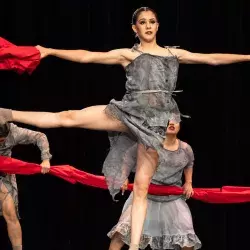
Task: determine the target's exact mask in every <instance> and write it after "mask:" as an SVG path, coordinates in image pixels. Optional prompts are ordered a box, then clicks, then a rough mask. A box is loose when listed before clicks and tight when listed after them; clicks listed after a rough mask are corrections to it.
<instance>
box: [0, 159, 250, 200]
mask: <svg viewBox="0 0 250 250" xmlns="http://www.w3.org/2000/svg"><path fill="white" fill-rule="evenodd" d="M0 171H1V172H4V173H8V174H23V175H31V174H38V173H40V172H41V166H40V165H39V164H35V163H28V162H24V161H20V160H16V159H13V158H9V157H5V156H0ZM50 174H52V175H54V176H57V177H59V178H62V179H64V180H66V181H68V182H70V183H72V184H75V183H80V184H83V185H88V186H92V187H97V188H102V189H107V185H106V182H105V178H104V177H103V176H96V175H93V174H89V173H86V172H84V171H81V170H79V169H76V168H74V167H71V166H69V165H61V166H52V167H51V170H50ZM128 189H129V190H130V191H131V190H132V189H133V184H129V185H128ZM149 193H150V194H155V195H170V194H172V195H180V194H182V193H183V190H182V188H180V187H173V186H158V185H154V184H151V185H150V187H149ZM192 198H193V199H196V200H200V201H203V202H207V203H243V202H250V187H233V186H224V187H222V188H194V195H193V196H192Z"/></svg>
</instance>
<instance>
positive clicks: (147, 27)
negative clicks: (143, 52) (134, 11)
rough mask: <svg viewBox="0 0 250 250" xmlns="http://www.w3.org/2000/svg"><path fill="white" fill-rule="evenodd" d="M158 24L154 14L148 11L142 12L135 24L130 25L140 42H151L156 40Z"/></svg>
mask: <svg viewBox="0 0 250 250" xmlns="http://www.w3.org/2000/svg"><path fill="white" fill-rule="evenodd" d="M158 27H159V23H158V20H157V18H156V16H155V14H154V13H153V12H152V11H150V10H148V11H142V12H141V13H140V14H139V15H138V18H137V20H136V24H134V25H132V29H133V30H134V32H135V33H136V34H137V35H138V37H139V39H140V40H143V41H146V42H152V41H154V40H155V39H156V33H157V31H158Z"/></svg>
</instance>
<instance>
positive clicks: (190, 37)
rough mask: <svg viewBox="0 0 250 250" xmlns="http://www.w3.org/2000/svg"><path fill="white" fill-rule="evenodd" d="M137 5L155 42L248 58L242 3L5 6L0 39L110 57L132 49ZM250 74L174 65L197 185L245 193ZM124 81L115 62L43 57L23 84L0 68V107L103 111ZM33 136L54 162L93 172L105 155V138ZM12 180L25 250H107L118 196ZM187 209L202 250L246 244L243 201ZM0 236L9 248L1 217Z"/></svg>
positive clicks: (34, 157) (71, 132)
mask: <svg viewBox="0 0 250 250" xmlns="http://www.w3.org/2000/svg"><path fill="white" fill-rule="evenodd" d="M141 6H150V7H152V8H155V9H156V11H157V12H158V14H159V18H160V31H159V34H158V42H159V44H160V45H179V46H180V47H181V48H184V49H187V50H190V51H192V52H204V53H212V52H223V53H244V54H250V45H249V44H250V36H249V30H250V17H249V8H250V2H249V1H248V0H245V1H243V0H241V1H240V0H238V1H236V0H235V1H219V0H209V1H205V0H203V1H194V0H189V1H184V0H183V1H182V0H158V1H136V0H133V1H128V0H126V1H124V0H119V1H117V0H103V1H97V0H84V1H83V0H71V1H69V0H60V1H59V0H53V1H50V2H49V3H47V2H46V1H31V0H25V1H14V0H11V1H4V2H3V3H1V14H0V22H1V25H0V36H2V37H5V38H6V39H8V40H10V41H11V42H13V43H16V44H18V45H37V44H40V45H42V46H47V47H52V48H65V49H80V48H82V49H89V50H92V51H108V50H110V49H114V48H123V47H132V45H133V44H134V43H135V42H136V41H135V39H134V36H133V32H132V30H131V25H130V23H131V15H132V13H133V11H134V10H135V9H136V8H138V7H141ZM249 72H250V64H249V63H244V64H243V63H241V64H237V65H236V64H235V65H227V66H218V67H212V66H207V65H181V66H180V74H179V80H178V89H183V90H184V93H181V94H178V96H177V97H176V100H177V102H178V104H179V106H180V109H181V111H182V113H184V114H189V115H191V117H192V119H189V120H184V121H183V124H182V131H181V134H180V138H181V139H183V140H185V141H187V142H188V143H189V144H191V146H192V147H193V149H194V153H195V158H196V162H195V170H194V183H193V185H194V187H219V186H222V185H243V186H250V177H249V176H250V170H249V169H250V167H249V148H250V146H249V138H250V134H249V129H248V128H249V124H248V123H247V119H248V114H249V82H250V77H249ZM125 80H126V79H125V74H124V70H123V69H122V68H121V67H119V66H105V65H92V64H89V65H81V64H77V63H72V62H69V61H63V60H60V59H57V58H52V57H51V58H46V59H45V60H43V61H42V62H41V64H40V66H39V67H38V69H37V70H36V71H35V72H34V73H33V74H32V75H31V76H28V75H22V76H19V75H17V74H15V73H13V72H0V93H1V97H0V106H1V107H5V108H12V109H19V110H34V111H35V110H39V111H53V112H55V111H62V110H68V109H71V110H72V109H82V108H84V107H87V106H89V105H97V104H107V103H108V102H109V100H110V99H112V98H116V99H120V98H121V97H122V95H123V93H124V85H125ZM23 126H24V127H28V126H25V125H23ZM28 128H31V127H28ZM33 129H35V130H39V129H37V128H33ZM40 131H43V132H45V133H46V134H47V136H48V138H49V141H50V145H51V152H52V154H53V160H52V164H70V165H73V166H75V167H77V168H79V169H82V170H84V171H88V172H91V173H94V174H101V168H102V162H103V160H104V158H105V156H106V154H107V151H108V148H109V143H108V139H107V133H106V132H96V131H87V130H84V129H70V128H68V129H63V128H62V129H43V130H40ZM13 156H14V157H16V158H19V159H22V160H27V161H33V162H39V160H40V158H39V151H38V150H37V149H36V148H35V147H33V146H22V147H17V148H15V150H14V155H13ZM17 179H18V187H19V195H20V213H21V217H22V219H21V224H22V228H23V237H24V249H25V250H34V249H35V250H42V249H46V250H76V249H77V250H78V249H91V250H92V249H93V250H97V249H108V245H109V239H108V238H107V236H106V233H107V232H108V231H109V230H110V229H111V227H112V226H113V225H114V224H115V223H116V222H117V220H118V218H119V214H120V212H121V209H122V206H123V202H124V200H125V198H126V197H127V196H126V197H125V198H123V199H122V200H121V202H119V203H114V202H113V201H112V199H111V197H110V195H109V193H108V192H107V191H104V190H98V189H93V188H89V187H85V186H80V185H71V184H68V183H66V182H64V181H62V180H59V179H56V178H55V177H51V176H40V175H39V176H18V177H17ZM188 203H189V205H190V208H191V211H192V214H193V220H194V227H195V230H196V233H197V235H198V236H199V237H200V239H201V241H202V243H203V248H202V249H204V250H211V249H213V250H217V249H218V250H231V249H248V248H249V223H250V216H249V211H250V210H249V209H250V205H249V204H237V205H214V204H205V203H201V202H198V201H194V200H190V201H189V202H188ZM0 237H1V240H0V249H3V250H5V249H6V250H8V249H10V245H9V242H8V237H7V232H6V228H5V222H4V220H3V219H1V223H0Z"/></svg>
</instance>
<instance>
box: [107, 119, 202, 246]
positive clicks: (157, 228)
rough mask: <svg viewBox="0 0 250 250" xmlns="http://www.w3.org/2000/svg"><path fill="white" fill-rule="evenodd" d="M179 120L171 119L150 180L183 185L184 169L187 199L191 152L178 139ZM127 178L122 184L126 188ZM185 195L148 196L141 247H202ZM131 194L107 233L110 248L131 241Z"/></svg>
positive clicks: (190, 173) (171, 184)
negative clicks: (117, 220) (109, 239)
mask: <svg viewBox="0 0 250 250" xmlns="http://www.w3.org/2000/svg"><path fill="white" fill-rule="evenodd" d="M179 130H180V124H179V123H173V122H171V121H170V123H169V125H168V128H167V130H166V139H165V140H164V142H163V148H162V150H161V151H160V154H161V155H162V159H163V160H162V161H161V162H160V164H159V165H158V167H157V171H156V173H155V175H154V176H153V178H152V183H154V184H158V185H170V186H182V174H183V172H184V176H185V184H184V185H183V189H184V190H183V192H184V195H185V197H186V198H187V199H188V198H190V197H191V196H192V194H193V188H192V175H193V162H194V155H193V151H192V148H191V147H190V146H189V145H188V144H187V143H185V142H183V141H180V140H179V139H178V138H177V134H178V132H179ZM127 185H128V181H126V182H125V184H124V185H123V186H122V191H123V192H124V190H125V189H126V187H127ZM183 198H184V197H182V196H178V195H168V196H155V195H148V209H147V215H146V220H145V223H144V227H143V233H142V237H141V240H140V248H141V249H145V248H146V247H147V246H148V245H150V247H151V249H162V250H163V249H183V250H195V249H199V248H200V247H201V242H200V240H199V239H198V237H197V236H196V234H195V232H194V229H193V222H192V216H191V213H190V210H189V208H188V205H187V203H186V202H185V200H184V199H183ZM132 199H133V193H131V194H130V196H129V198H128V199H127V201H126V203H125V205H124V208H123V211H122V215H121V217H120V219H119V222H118V223H117V225H115V226H114V227H113V229H112V230H111V231H110V232H109V233H108V236H109V237H110V238H111V243H110V247H109V250H120V249H122V247H123V245H124V244H129V242H130V237H131V235H130V232H131V208H132Z"/></svg>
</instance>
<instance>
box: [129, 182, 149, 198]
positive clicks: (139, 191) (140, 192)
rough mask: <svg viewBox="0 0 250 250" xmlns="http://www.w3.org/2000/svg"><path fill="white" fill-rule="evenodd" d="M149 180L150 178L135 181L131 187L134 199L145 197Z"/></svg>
mask: <svg viewBox="0 0 250 250" xmlns="http://www.w3.org/2000/svg"><path fill="white" fill-rule="evenodd" d="M149 181H150V180H148V182H140V181H135V183H134V188H133V193H134V199H146V198H147V194H148V187H149Z"/></svg>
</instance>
